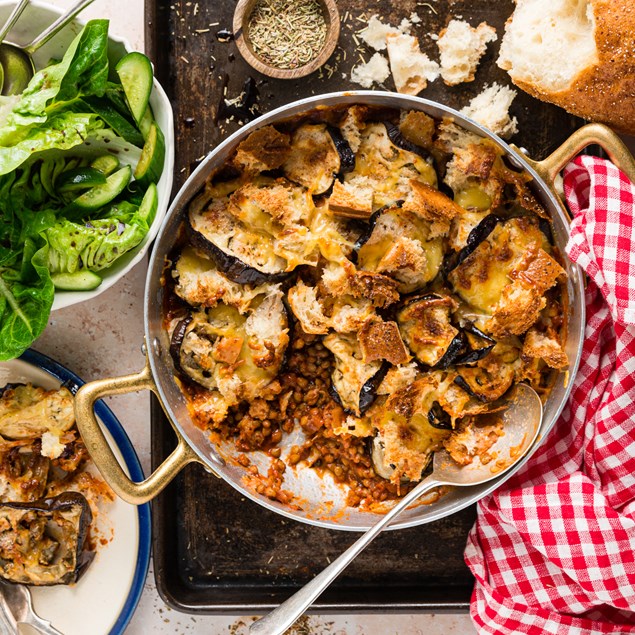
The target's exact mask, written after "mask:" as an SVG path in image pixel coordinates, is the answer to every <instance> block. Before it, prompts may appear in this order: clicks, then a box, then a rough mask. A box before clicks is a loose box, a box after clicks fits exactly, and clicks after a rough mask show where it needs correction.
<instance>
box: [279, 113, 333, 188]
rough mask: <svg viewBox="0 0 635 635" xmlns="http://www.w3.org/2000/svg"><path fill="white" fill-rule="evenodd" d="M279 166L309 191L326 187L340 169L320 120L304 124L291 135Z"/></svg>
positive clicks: (329, 136) (324, 126) (291, 178)
mask: <svg viewBox="0 0 635 635" xmlns="http://www.w3.org/2000/svg"><path fill="white" fill-rule="evenodd" d="M282 169H283V170H284V173H285V174H286V175H287V177H288V178H289V179H290V180H291V181H294V182H295V183H299V184H300V185H304V187H306V188H307V189H308V190H309V191H310V192H311V193H312V194H321V193H322V192H325V191H326V190H328V188H329V187H331V184H332V183H333V178H334V176H335V174H337V173H338V172H339V170H340V155H339V153H338V151H337V148H336V147H335V144H334V143H333V139H331V135H330V134H329V133H328V131H327V129H326V125H324V124H304V125H302V126H300V127H299V128H298V129H297V130H296V131H295V132H294V133H293V136H292V137H291V151H290V153H289V155H288V156H287V159H286V160H285V162H284V164H283V166H282Z"/></svg>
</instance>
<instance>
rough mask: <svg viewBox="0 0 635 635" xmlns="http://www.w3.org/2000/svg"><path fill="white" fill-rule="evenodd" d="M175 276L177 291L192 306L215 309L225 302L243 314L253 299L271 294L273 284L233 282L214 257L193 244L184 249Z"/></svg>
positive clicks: (173, 272) (177, 262) (175, 288)
mask: <svg viewBox="0 0 635 635" xmlns="http://www.w3.org/2000/svg"><path fill="white" fill-rule="evenodd" d="M172 276H173V278H174V280H175V285H174V292H175V293H176V295H178V296H179V297H180V298H181V299H182V300H184V301H185V302H187V303H188V304H189V305H190V306H194V307H199V306H201V307H208V308H211V307H214V306H216V305H217V304H218V303H219V302H222V303H223V304H227V305H229V306H233V307H235V308H237V309H238V311H239V312H240V313H245V312H246V311H247V309H248V308H249V306H250V304H251V302H252V301H253V299H254V298H255V297H257V296H259V295H262V294H267V293H268V291H269V289H270V287H271V285H270V284H269V283H263V284H260V285H256V286H254V285H246V284H238V283H236V282H233V281H232V280H230V279H229V278H228V277H227V276H225V275H223V274H222V273H221V272H220V271H219V270H218V267H217V266H216V263H215V262H214V261H213V260H210V259H209V258H206V257H204V256H202V255H201V254H200V253H197V252H196V250H195V249H193V248H192V247H186V248H185V249H183V251H182V252H181V254H180V256H179V257H178V259H177V261H176V264H175V266H174V269H173V271H172Z"/></svg>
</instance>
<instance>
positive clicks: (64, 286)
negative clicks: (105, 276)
mask: <svg viewBox="0 0 635 635" xmlns="http://www.w3.org/2000/svg"><path fill="white" fill-rule="evenodd" d="M51 280H52V281H53V284H54V285H55V288H56V289H59V290H61V291H92V290H93V289H96V288H97V287H98V286H99V285H100V284H101V278H100V277H99V276H98V275H97V274H96V273H95V272H93V271H88V270H87V269H83V270H82V271H75V272H74V273H54V274H53V275H52V276H51Z"/></svg>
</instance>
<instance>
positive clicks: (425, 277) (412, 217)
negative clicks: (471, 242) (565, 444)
mask: <svg viewBox="0 0 635 635" xmlns="http://www.w3.org/2000/svg"><path fill="white" fill-rule="evenodd" d="M442 262H443V240H442V238H441V237H436V238H431V224H430V222H429V221H427V220H424V219H422V218H420V217H419V216H417V215H416V214H414V213H413V212H410V211H406V210H403V209H400V207H399V206H398V205H394V206H392V207H387V208H383V209H380V210H378V211H377V212H375V214H373V216H372V217H371V219H370V227H369V232H368V233H367V234H366V235H365V236H363V237H362V238H360V240H359V241H358V244H357V266H358V267H359V268H360V269H363V270H365V271H373V272H377V273H383V274H385V275H387V276H390V277H391V278H393V279H395V280H397V282H398V283H399V287H398V289H399V291H400V293H412V292H413V291H416V290H418V289H421V288H422V287H424V286H425V285H426V284H427V283H429V282H430V281H431V280H433V279H434V278H435V277H436V275H437V273H438V272H439V269H440V268H441V264H442Z"/></svg>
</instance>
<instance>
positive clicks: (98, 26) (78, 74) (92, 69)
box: [7, 20, 108, 126]
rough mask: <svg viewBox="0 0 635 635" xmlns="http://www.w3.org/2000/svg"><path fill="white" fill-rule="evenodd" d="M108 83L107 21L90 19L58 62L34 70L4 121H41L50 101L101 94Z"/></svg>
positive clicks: (22, 123)
mask: <svg viewBox="0 0 635 635" xmlns="http://www.w3.org/2000/svg"><path fill="white" fill-rule="evenodd" d="M107 85H108V20H91V21H90V22H88V23H87V24H86V26H85V27H84V28H83V29H82V31H81V33H80V34H79V35H78V36H77V37H76V38H75V39H74V40H73V42H72V43H71V44H70V46H69V47H68V49H67V50H66V53H65V54H64V57H63V58H62V61H61V62H59V63H58V64H53V65H51V66H47V67H46V68H43V69H42V70H40V71H38V72H37V73H35V75H34V76H33V78H32V79H31V81H30V82H29V85H28V86H27V87H26V89H25V91H24V92H23V93H22V95H21V97H20V101H18V103H17V104H16V105H15V106H14V107H13V113H12V114H11V115H10V116H9V121H8V122H7V123H8V124H9V125H12V124H13V125H19V126H25V125H30V124H33V123H43V122H44V121H46V119H47V113H46V110H47V108H48V107H50V106H51V105H52V104H54V103H56V102H65V101H71V100H73V99H75V98H77V97H79V96H80V95H98V96H101V95H103V94H104V92H105V91H106V87H107Z"/></svg>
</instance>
